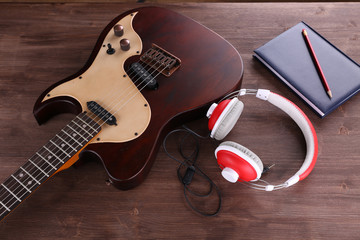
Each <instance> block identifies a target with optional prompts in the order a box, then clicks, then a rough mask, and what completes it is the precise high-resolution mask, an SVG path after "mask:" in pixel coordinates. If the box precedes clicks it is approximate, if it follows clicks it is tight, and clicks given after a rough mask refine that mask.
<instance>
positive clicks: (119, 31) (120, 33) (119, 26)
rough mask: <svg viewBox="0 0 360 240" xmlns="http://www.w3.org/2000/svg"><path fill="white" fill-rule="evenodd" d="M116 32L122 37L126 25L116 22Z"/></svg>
mask: <svg viewBox="0 0 360 240" xmlns="http://www.w3.org/2000/svg"><path fill="white" fill-rule="evenodd" d="M114 34H115V35H116V36H118V37H121V36H122V35H124V27H123V26H122V25H120V24H116V25H115V26H114Z"/></svg>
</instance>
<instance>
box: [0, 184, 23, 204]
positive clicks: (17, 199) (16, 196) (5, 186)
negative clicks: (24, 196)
mask: <svg viewBox="0 0 360 240" xmlns="http://www.w3.org/2000/svg"><path fill="white" fill-rule="evenodd" d="M1 186H3V187H4V188H5V189H6V190H7V191H8V192H9V193H10V194H11V195H13V196H14V198H16V200H18V201H19V202H21V199H20V198H18V197H17V196H16V195H15V194H14V193H13V192H12V191H10V189H8V188H7V187H6V186H5V185H4V184H3V183H2V184H1Z"/></svg>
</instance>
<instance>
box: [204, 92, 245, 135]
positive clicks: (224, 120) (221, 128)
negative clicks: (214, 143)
mask: <svg viewBox="0 0 360 240" xmlns="http://www.w3.org/2000/svg"><path fill="white" fill-rule="evenodd" d="M243 109H244V104H243V103H242V102H241V101H240V100H239V99H237V98H233V99H232V100H231V101H230V100H225V101H223V102H221V103H219V105H217V106H216V107H215V109H214V110H213V111H212V112H211V113H208V115H210V119H209V129H210V130H211V134H210V136H211V137H212V138H215V139H216V140H222V139H224V138H225V137H226V136H227V135H228V134H229V132H230V131H231V129H232V128H233V127H234V126H235V124H236V122H237V121H238V119H239V117H240V115H241V113H242V111H243ZM209 111H210V110H209Z"/></svg>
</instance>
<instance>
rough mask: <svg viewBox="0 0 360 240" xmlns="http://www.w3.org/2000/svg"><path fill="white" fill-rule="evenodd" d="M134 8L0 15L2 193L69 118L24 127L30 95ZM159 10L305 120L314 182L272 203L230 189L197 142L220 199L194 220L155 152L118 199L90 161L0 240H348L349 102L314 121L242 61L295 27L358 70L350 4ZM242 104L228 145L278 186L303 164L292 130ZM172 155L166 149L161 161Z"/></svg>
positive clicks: (356, 124)
mask: <svg viewBox="0 0 360 240" xmlns="http://www.w3.org/2000/svg"><path fill="white" fill-rule="evenodd" d="M139 6H142V5H139V4H121V3H118V4H108V3H98V4H86V3H79V4H76V3H74V4H73V3H66V4H10V3H9V4H1V5H0V133H1V136H2V137H1V139H0V166H1V167H0V181H1V182H2V181H4V180H5V179H6V178H7V177H8V176H10V174H12V173H13V172H14V171H15V170H16V169H17V168H18V167H19V166H21V165H22V164H23V163H24V162H25V161H26V160H27V159H28V158H29V157H30V156H31V155H32V154H33V153H34V152H35V151H37V149H38V148H39V147H41V146H42V145H43V144H44V143H46V142H47V141H48V139H50V138H51V137H52V136H53V135H54V134H55V133H57V132H58V131H59V129H60V128H61V127H62V126H63V125H64V124H66V123H67V122H68V121H69V120H70V119H71V118H72V116H71V115H63V116H59V117H56V118H54V119H53V120H52V121H50V122H49V123H47V124H46V125H44V126H41V127H39V126H38V125H37V123H36V121H35V119H34V118H33V116H32V107H33V104H34V102H35V100H36V99H37V97H38V95H39V94H40V93H41V92H42V91H43V90H45V89H46V88H47V87H48V86H50V85H51V84H53V83H55V82H57V81H59V80H61V79H63V78H65V77H67V76H69V75H71V74H73V73H75V72H76V71H77V70H79V69H80V68H81V67H82V66H83V64H84V63H85V62H86V60H87V59H88V57H89V55H90V53H91V51H92V48H93V46H94V44H95V42H96V40H97V37H98V35H99V34H100V32H101V30H102V29H103V28H104V27H105V26H106V24H107V23H108V22H110V21H111V20H112V19H113V18H114V17H116V16H117V15H119V14H120V13H122V12H124V11H126V10H129V9H131V8H135V7H139ZM144 6H146V5H144ZM161 6H165V7H167V8H169V9H172V10H175V11H177V12H180V13H182V14H184V15H186V16H188V17H191V18H193V19H195V20H196V21H198V22H200V23H202V24H203V25H205V26H206V27H208V28H210V29H212V30H214V31H215V32H217V33H218V34H220V35H221V36H223V37H224V38H225V39H227V40H228V41H229V42H230V43H231V44H233V45H234V47H235V48H236V49H237V50H238V51H239V52H240V54H241V56H242V58H243V60H244V69H245V73H244V78H243V84H242V86H243V87H245V88H268V89H271V90H272V91H274V92H277V93H279V94H281V95H283V96H285V97H287V98H289V99H290V100H292V101H294V102H295V103H296V104H298V106H299V107H300V108H301V109H303V110H304V112H305V113H306V114H307V115H308V117H309V118H310V120H311V121H312V122H313V124H314V127H315V129H316V131H317V134H318V139H319V158H318V161H317V164H316V166H315V169H314V171H313V172H312V173H311V174H310V176H309V177H308V178H307V179H306V180H304V181H302V182H300V183H298V184H297V185H295V186H293V187H291V188H288V189H285V190H280V191H275V192H271V193H267V192H261V191H257V190H254V189H251V188H247V187H246V186H244V185H242V184H230V183H227V182H226V181H225V180H224V179H222V177H221V176H220V171H219V169H218V167H217V164H216V161H215V159H214V157H213V150H214V149H215V148H216V144H215V143H214V142H213V141H210V140H201V141H200V147H201V149H200V156H199V160H198V162H199V165H200V167H202V169H203V170H204V171H205V172H206V173H207V174H208V175H209V176H210V177H211V178H212V179H213V181H214V182H215V183H216V184H217V185H218V187H219V188H220V190H221V193H222V197H223V205H222V209H221V212H220V213H219V214H218V215H217V216H215V217H203V216H200V215H199V214H197V213H195V212H193V211H192V210H191V209H190V208H189V207H188V205H186V202H185V199H184V196H183V191H182V186H181V184H180V183H179V182H178V180H177V176H176V168H177V163H176V162H174V161H173V160H171V159H169V158H168V157H167V156H166V154H165V153H164V151H163V149H161V150H160V151H159V153H158V156H157V159H156V162H155V164H154V166H153V168H152V170H151V172H150V174H149V176H148V178H147V179H146V180H145V182H144V183H143V184H142V185H140V186H139V187H137V188H135V189H132V190H129V191H120V190H118V189H116V188H114V187H112V186H111V185H109V184H107V182H106V181H105V180H106V178H107V177H106V176H107V175H106V173H105V171H104V170H103V168H102V165H101V164H100V163H98V162H89V163H87V164H84V165H81V166H80V167H77V168H70V169H68V170H67V171H63V172H61V173H59V174H58V175H56V176H55V177H54V178H52V179H50V180H49V181H48V182H47V183H45V184H44V185H43V186H42V187H40V189H39V190H38V191H36V193H35V194H33V195H32V196H31V197H30V198H29V199H27V200H26V201H25V202H24V203H23V204H21V205H20V207H18V208H17V209H16V210H15V211H14V212H13V213H12V214H11V215H10V216H9V217H7V218H6V219H5V221H3V222H1V223H0V239H73V238H74V239H277V240H279V239H358V238H359V233H360V230H359V229H360V221H359V216H360V187H359V186H360V185H359V182H360V176H359V175H360V174H359V169H360V148H359V143H360V111H359V109H360V96H359V95H357V96H354V97H353V98H352V99H351V100H349V101H348V102H346V103H345V104H344V105H342V106H341V107H339V108H338V109H337V110H335V111H334V112H333V113H331V114H330V115H329V116H327V117H326V118H325V119H320V118H318V117H317V116H316V115H315V114H314V113H313V112H312V111H311V110H310V109H309V108H308V107H306V106H305V105H304V103H303V102H302V101H301V100H300V99H299V98H297V97H296V96H295V95H294V94H293V93H292V92H290V91H289V90H288V88H287V87H286V86H284V85H283V84H282V83H281V82H280V81H279V80H278V79H277V78H275V77H274V76H273V75H272V74H271V73H270V72H269V71H268V70H267V69H265V68H264V67H263V66H262V65H261V64H260V63H259V62H257V61H256V60H254V59H253V57H252V51H253V50H254V49H255V48H257V47H259V46H261V45H262V44H264V43H266V42H267V41H269V40H270V39H272V38H273V37H275V36H277V35H278V34H280V33H282V32H283V31H285V30H286V29H288V28H289V27H291V26H293V25H295V24H296V23H298V22H299V21H301V20H303V21H305V22H306V23H308V24H309V25H311V26H312V27H313V28H315V29H316V30H317V31H319V32H320V33H321V34H322V35H323V36H325V37H326V38H327V39H329V40H330V41H331V42H332V43H333V44H335V45H336V46H337V47H339V48H340V49H342V50H343V51H344V52H345V53H347V54H348V55H349V56H350V57H351V58H353V59H354V60H355V61H357V62H360V40H359V38H360V18H359V15H360V4H359V3H289V4H287V3H261V4H259V3H239V4H196V3H186V4H181V3H178V4H170V5H161ZM244 102H245V111H244V113H243V116H242V118H241V121H240V122H239V123H238V124H237V125H236V127H235V129H234V130H233V131H232V132H231V134H230V135H229V136H228V137H227V140H234V141H237V142H239V143H241V144H243V145H245V146H247V147H249V148H250V149H252V150H253V151H254V152H256V153H257V154H258V155H259V156H260V157H261V158H262V160H263V162H264V163H267V164H270V163H275V164H276V165H275V167H273V168H272V169H271V172H270V173H269V174H268V175H267V176H266V177H265V179H266V180H268V181H270V182H283V181H285V180H286V178H287V177H289V176H291V175H292V174H293V173H294V172H295V171H297V169H298V168H299V166H300V165H301V163H302V160H303V158H304V156H305V145H304V144H305V141H304V139H303V137H302V134H301V132H300V130H299V129H298V128H297V126H296V125H295V124H294V123H293V122H292V121H291V120H290V119H289V118H288V117H287V116H285V115H284V114H283V113H281V112H279V111H277V110H276V109H275V108H273V107H269V106H268V105H266V104H263V103H261V102H258V101H252V100H251V99H249V98H244ZM206 124H207V123H206V119H205V118H203V119H200V120H198V121H195V122H191V123H189V124H188V125H189V126H190V127H191V128H192V129H194V130H196V131H198V132H200V133H205V132H206ZM176 147H177V145H176V143H175V141H170V143H169V149H170V151H175V150H176ZM196 180H198V179H195V180H194V181H196ZM196 184H199V185H201V183H199V182H197V183H196ZM205 203H207V202H206V201H204V204H205Z"/></svg>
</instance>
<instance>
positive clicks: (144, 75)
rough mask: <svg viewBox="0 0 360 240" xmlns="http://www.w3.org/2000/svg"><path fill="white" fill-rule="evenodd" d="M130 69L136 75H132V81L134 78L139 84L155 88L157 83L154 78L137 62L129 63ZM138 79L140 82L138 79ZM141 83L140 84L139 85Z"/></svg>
mask: <svg viewBox="0 0 360 240" xmlns="http://www.w3.org/2000/svg"><path fill="white" fill-rule="evenodd" d="M130 70H132V72H133V73H135V74H136V75H135V76H134V77H132V79H133V81H134V80H135V81H136V82H137V84H139V86H141V87H142V86H143V83H145V85H144V86H146V87H147V88H150V89H157V88H158V83H157V81H156V79H155V78H154V77H153V76H152V75H151V74H150V73H149V72H148V71H147V70H146V69H145V68H144V67H143V66H142V65H141V64H140V63H138V62H136V63H133V64H131V67H130ZM138 80H140V83H139V81H138ZM140 84H141V85H140Z"/></svg>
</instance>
